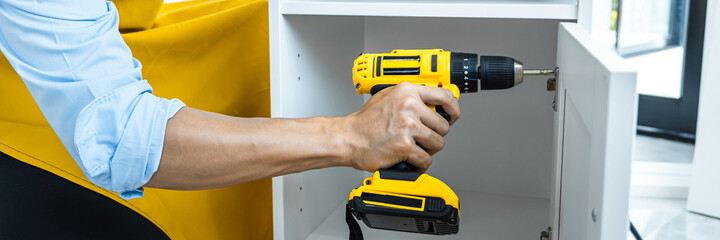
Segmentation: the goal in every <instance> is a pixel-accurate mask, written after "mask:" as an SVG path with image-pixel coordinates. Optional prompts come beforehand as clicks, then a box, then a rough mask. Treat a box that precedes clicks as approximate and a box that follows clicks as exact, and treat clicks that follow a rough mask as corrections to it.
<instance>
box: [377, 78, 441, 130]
mask: <svg viewBox="0 0 720 240" xmlns="http://www.w3.org/2000/svg"><path fill="white" fill-rule="evenodd" d="M392 86H395V84H376V85H375V86H372V88H370V94H371V95H375V94H376V93H378V92H380V91H382V90H383V89H386V88H389V87H392ZM428 107H430V108H431V109H433V110H435V112H437V113H438V114H440V116H442V117H443V118H445V120H447V121H448V122H449V121H450V114H448V113H447V112H445V109H443V108H442V106H440V105H437V106H428Z"/></svg>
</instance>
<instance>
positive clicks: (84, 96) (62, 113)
mask: <svg viewBox="0 0 720 240" xmlns="http://www.w3.org/2000/svg"><path fill="white" fill-rule="evenodd" d="M0 51H2V53H3V54H4V55H5V57H6V58H7V59H8V61H9V62H10V64H11V65H12V66H13V68H14V69H15V71H16V72H17V73H18V75H20V77H21V78H22V79H23V81H24V82H25V85H26V86H27V88H28V90H29V91H30V93H31V94H32V96H33V98H34V99H35V102H36V103H37V105H38V106H39V107H40V110H41V111H42V113H43V115H44V116H45V118H46V119H47V121H48V123H50V126H51V127H52V128H53V130H54V131H55V133H56V134H57V135H58V137H59V138H60V141H61V142H62V143H63V145H64V146H65V148H66V149H67V151H68V152H69V153H70V155H71V156H72V158H73V159H74V160H75V162H76V163H77V164H78V166H80V169H82V171H83V173H85V175H86V176H87V178H88V179H89V180H90V181H91V182H93V183H95V184H96V185H98V186H100V187H103V188H105V189H108V190H111V191H115V192H118V193H119V194H120V196H121V197H123V198H125V199H130V198H135V197H141V196H142V194H143V191H142V186H143V185H145V183H147V181H148V180H150V177H152V175H153V173H154V172H155V171H156V170H157V168H158V166H159V163H160V158H161V153H162V148H163V142H164V137H165V127H166V124H167V121H168V119H170V118H171V117H173V116H174V115H175V113H177V111H179V110H180V109H181V108H182V107H183V106H184V104H183V103H182V102H181V101H180V100H177V99H172V100H168V99H164V98H159V97H156V96H154V95H153V94H152V88H151V87H150V85H149V84H148V83H147V81H145V80H143V79H142V75H141V65H140V62H139V61H137V59H135V58H133V57H132V53H131V52H130V49H129V48H128V47H127V45H126V44H125V42H124V41H123V39H122V37H121V35H120V32H119V31H118V15H117V10H116V9H115V7H114V5H113V4H112V3H111V2H105V1H102V0H55V1H25V0H0Z"/></svg>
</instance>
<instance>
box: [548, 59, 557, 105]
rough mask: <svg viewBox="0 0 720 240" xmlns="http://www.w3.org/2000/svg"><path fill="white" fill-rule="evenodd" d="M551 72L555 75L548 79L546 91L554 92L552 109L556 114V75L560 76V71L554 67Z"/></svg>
mask: <svg viewBox="0 0 720 240" xmlns="http://www.w3.org/2000/svg"><path fill="white" fill-rule="evenodd" d="M553 72H554V73H555V76H553V77H551V78H548V80H547V91H548V92H549V91H555V97H553V101H552V108H553V110H554V111H556V112H557V79H558V74H560V69H559V68H557V67H555V71H553Z"/></svg>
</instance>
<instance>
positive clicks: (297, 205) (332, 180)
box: [273, 16, 363, 240]
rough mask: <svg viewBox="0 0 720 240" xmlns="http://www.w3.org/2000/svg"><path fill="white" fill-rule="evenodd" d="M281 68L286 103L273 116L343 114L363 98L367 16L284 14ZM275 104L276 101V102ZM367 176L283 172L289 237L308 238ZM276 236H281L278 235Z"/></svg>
mask: <svg viewBox="0 0 720 240" xmlns="http://www.w3.org/2000/svg"><path fill="white" fill-rule="evenodd" d="M278 21H280V22H281V27H280V36H279V44H278V48H279V51H278V53H277V54H275V55H273V57H276V58H278V59H277V61H276V63H277V64H279V66H280V68H279V69H278V70H277V71H276V73H277V75H274V76H273V77H274V78H275V79H274V80H275V82H274V83H276V84H277V85H274V86H273V87H278V88H279V91H280V92H279V93H278V94H280V95H279V96H276V97H279V98H280V99H279V100H278V101H277V102H279V104H281V108H280V109H279V111H278V112H276V114H273V117H283V118H306V117H314V116H343V115H347V114H349V113H351V112H354V111H356V110H358V109H359V108H360V107H361V106H362V103H363V98H362V97H361V96H359V95H358V94H357V93H356V92H355V89H354V88H353V84H352V75H351V69H352V64H353V61H354V60H355V58H356V57H357V56H358V53H360V52H362V47H363V43H362V41H363V31H362V29H363V21H362V18H361V17H336V16H280V17H279V18H278ZM273 107H275V106H273ZM361 181H362V177H361V172H360V171H357V170H354V169H351V168H326V169H320V170H312V171H307V172H302V173H297V174H290V175H286V176H283V177H282V178H280V179H279V180H278V181H276V183H277V184H282V203H281V204H282V206H281V207H278V206H276V208H275V210H276V211H282V218H283V219H282V226H283V232H282V233H279V234H282V235H283V238H284V239H285V240H295V239H305V238H306V237H307V236H308V235H309V234H310V233H311V232H312V231H313V230H314V229H315V228H316V227H317V226H318V225H319V224H320V223H321V222H322V221H323V220H324V219H325V218H326V217H327V216H328V215H330V213H331V212H332V211H333V210H334V209H335V207H337V206H338V204H340V203H341V202H342V201H345V200H346V198H347V196H348V194H349V192H350V190H351V189H352V188H354V187H357V185H358V184H360V183H361ZM276 238H277V239H279V238H278V237H277V235H276Z"/></svg>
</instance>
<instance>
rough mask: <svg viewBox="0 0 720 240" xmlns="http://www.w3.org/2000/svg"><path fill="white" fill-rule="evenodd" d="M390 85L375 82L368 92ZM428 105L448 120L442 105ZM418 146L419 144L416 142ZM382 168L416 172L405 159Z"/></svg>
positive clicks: (372, 92)
mask: <svg viewBox="0 0 720 240" xmlns="http://www.w3.org/2000/svg"><path fill="white" fill-rule="evenodd" d="M392 86H395V84H376V85H375V86H372V88H370V94H371V95H375V94H376V93H378V92H380V91H382V90H383V89H386V88H389V87H392ZM429 107H430V108H432V109H433V110H435V112H437V113H438V114H440V116H442V117H443V118H445V120H447V121H448V122H449V121H450V114H448V113H447V112H445V110H444V109H443V108H442V106H440V105H438V106H429ZM418 146H420V145H419V144H418ZM420 147H421V148H423V147H422V146H420ZM423 149H424V148H423ZM383 170H390V171H399V172H417V171H418V168H417V167H415V166H413V165H412V164H410V163H408V162H407V161H402V162H399V163H397V164H395V165H392V166H391V167H389V168H386V169H383Z"/></svg>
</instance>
